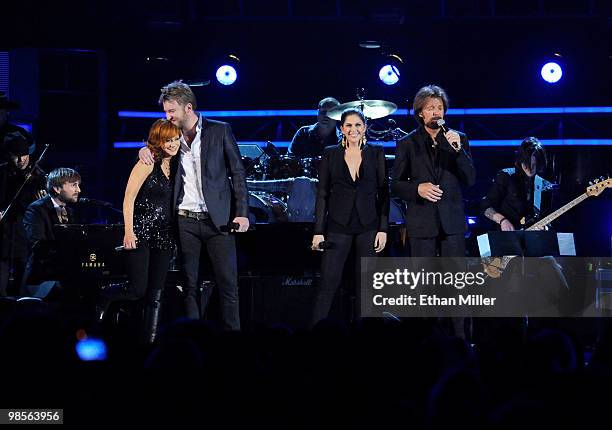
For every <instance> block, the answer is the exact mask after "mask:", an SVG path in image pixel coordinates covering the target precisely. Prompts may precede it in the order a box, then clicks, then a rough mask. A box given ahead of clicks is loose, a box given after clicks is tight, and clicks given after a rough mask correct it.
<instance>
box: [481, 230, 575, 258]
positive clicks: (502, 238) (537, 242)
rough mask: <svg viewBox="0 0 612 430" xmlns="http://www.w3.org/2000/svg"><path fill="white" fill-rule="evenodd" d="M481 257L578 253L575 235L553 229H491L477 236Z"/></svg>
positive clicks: (554, 255) (556, 255)
mask: <svg viewBox="0 0 612 430" xmlns="http://www.w3.org/2000/svg"><path fill="white" fill-rule="evenodd" d="M477 240H478V248H479V250H480V256H481V257H503V256H506V255H520V256H524V257H544V256H553V257H558V256H561V255H576V248H575V246H574V235H573V234H572V233H557V232H553V231H491V232H488V233H485V234H481V235H480V236H478V238H477Z"/></svg>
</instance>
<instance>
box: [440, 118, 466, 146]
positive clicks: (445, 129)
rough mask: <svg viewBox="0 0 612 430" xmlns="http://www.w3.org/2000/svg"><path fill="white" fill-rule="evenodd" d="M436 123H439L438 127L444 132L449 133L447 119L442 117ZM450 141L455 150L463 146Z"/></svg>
mask: <svg viewBox="0 0 612 430" xmlns="http://www.w3.org/2000/svg"><path fill="white" fill-rule="evenodd" d="M436 124H438V127H440V128H441V129H442V131H443V132H444V133H448V127H447V126H446V121H444V120H443V119H442V118H440V119H439V120H437V121H436ZM448 143H449V144H450V146H452V147H453V149H454V150H455V151H459V150H460V149H461V147H460V146H459V147H458V146H457V145H456V144H455V143H451V142H448Z"/></svg>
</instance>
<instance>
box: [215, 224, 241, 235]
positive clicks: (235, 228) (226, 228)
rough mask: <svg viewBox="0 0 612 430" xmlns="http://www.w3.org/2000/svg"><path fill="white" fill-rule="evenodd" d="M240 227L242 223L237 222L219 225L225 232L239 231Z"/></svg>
mask: <svg viewBox="0 0 612 430" xmlns="http://www.w3.org/2000/svg"><path fill="white" fill-rule="evenodd" d="M239 228H240V224H238V223H237V222H230V223H228V224H227V225H222V226H221V227H219V230H221V231H222V232H223V233H230V232H232V231H238V229H239Z"/></svg>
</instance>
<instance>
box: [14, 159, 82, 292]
mask: <svg viewBox="0 0 612 430" xmlns="http://www.w3.org/2000/svg"><path fill="white" fill-rule="evenodd" d="M80 185H81V175H79V173H78V172H77V171H76V170H73V169H69V168H67V167H60V168H59V169H55V170H53V171H52V172H51V173H49V175H48V176H47V192H48V193H49V195H47V196H46V197H43V198H42V199H38V200H36V201H35V202H32V203H31V204H30V205H29V206H28V208H27V209H26V212H25V214H24V216H23V227H24V229H25V234H26V238H27V241H28V248H29V250H30V255H29V258H28V263H27V266H26V270H25V275H24V283H23V285H24V287H25V286H26V285H28V284H30V283H37V282H40V281H41V279H38V280H37V279H33V276H34V277H35V276H36V274H35V272H37V271H36V270H35V267H34V266H33V258H32V249H33V248H34V246H35V245H36V243H38V242H40V241H50V240H55V233H54V231H53V226H54V225H56V224H74V223H75V221H76V217H75V214H74V211H73V210H72V209H71V208H70V207H68V205H67V204H68V203H76V202H77V201H78V200H79V194H80V193H81V188H80ZM24 293H25V294H32V291H24Z"/></svg>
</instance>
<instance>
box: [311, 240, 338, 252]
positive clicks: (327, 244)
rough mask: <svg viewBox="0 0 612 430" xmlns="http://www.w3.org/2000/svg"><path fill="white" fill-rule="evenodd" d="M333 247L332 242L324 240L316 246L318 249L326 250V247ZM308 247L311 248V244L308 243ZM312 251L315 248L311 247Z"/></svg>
mask: <svg viewBox="0 0 612 430" xmlns="http://www.w3.org/2000/svg"><path fill="white" fill-rule="evenodd" d="M333 247H334V244H333V243H332V242H330V241H327V240H324V241H322V242H319V246H318V247H317V249H320V250H323V251H324V250H326V249H332V248H333ZM310 249H312V245H310ZM313 251H316V249H313Z"/></svg>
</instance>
